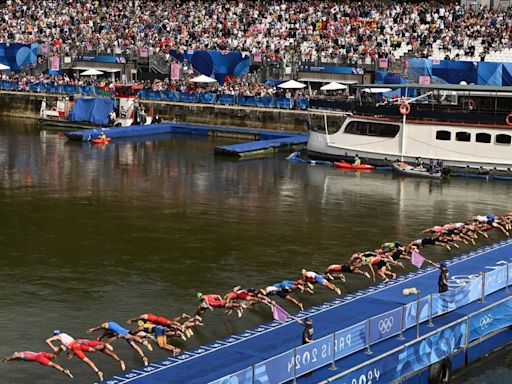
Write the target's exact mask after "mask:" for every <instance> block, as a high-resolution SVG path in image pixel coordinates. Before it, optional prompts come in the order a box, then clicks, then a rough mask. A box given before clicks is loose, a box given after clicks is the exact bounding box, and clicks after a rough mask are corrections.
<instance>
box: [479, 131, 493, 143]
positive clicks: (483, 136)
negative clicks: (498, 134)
mask: <svg viewBox="0 0 512 384" xmlns="http://www.w3.org/2000/svg"><path fill="white" fill-rule="evenodd" d="M476 142H477V143H490V142H491V135H489V134H488V133H477V134H476Z"/></svg>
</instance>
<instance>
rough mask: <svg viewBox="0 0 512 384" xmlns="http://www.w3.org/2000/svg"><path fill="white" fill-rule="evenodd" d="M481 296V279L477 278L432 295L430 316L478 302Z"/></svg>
mask: <svg viewBox="0 0 512 384" xmlns="http://www.w3.org/2000/svg"><path fill="white" fill-rule="evenodd" d="M481 294H482V277H481V276H478V277H477V278H475V279H473V280H472V281H471V282H469V283H468V284H466V285H463V286H462V287H458V288H456V289H450V290H448V291H447V292H445V293H436V294H433V295H432V316H438V315H442V314H443V313H447V312H450V311H453V310H455V309H457V308H459V307H462V306H463V305H466V304H469V303H471V302H473V301H475V300H478V299H479V298H480V296H481Z"/></svg>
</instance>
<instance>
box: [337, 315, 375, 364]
mask: <svg viewBox="0 0 512 384" xmlns="http://www.w3.org/2000/svg"><path fill="white" fill-rule="evenodd" d="M366 327H367V320H365V321H362V322H360V323H359V324H356V325H353V326H351V327H349V328H346V329H344V330H342V331H338V332H336V343H335V345H334V349H335V351H336V360H337V359H341V358H342V357H344V356H348V355H350V354H351V353H354V352H357V351H360V350H361V349H363V348H365V347H366V346H367V344H366V337H365V335H366Z"/></svg>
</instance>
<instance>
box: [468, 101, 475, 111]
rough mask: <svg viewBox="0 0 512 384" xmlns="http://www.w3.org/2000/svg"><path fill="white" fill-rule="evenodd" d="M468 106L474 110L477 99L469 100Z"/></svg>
mask: <svg viewBox="0 0 512 384" xmlns="http://www.w3.org/2000/svg"><path fill="white" fill-rule="evenodd" d="M468 108H469V110H470V111H471V110H473V108H475V101H474V100H473V99H469V100H468Z"/></svg>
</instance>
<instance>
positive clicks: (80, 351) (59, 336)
mask: <svg viewBox="0 0 512 384" xmlns="http://www.w3.org/2000/svg"><path fill="white" fill-rule="evenodd" d="M55 341H59V342H60V343H61V346H64V347H65V349H66V350H67V351H68V353H69V354H71V353H72V354H74V355H75V356H76V357H77V358H78V359H80V360H82V361H83V362H84V363H86V364H87V365H88V366H89V367H91V369H92V370H93V371H94V372H95V373H96V374H97V375H98V376H99V378H100V380H103V372H102V371H100V370H99V369H98V367H96V365H95V364H94V363H93V362H92V361H91V360H90V359H89V358H88V357H87V356H85V354H84V352H91V353H92V352H102V353H104V354H105V355H107V356H109V357H111V358H113V359H114V360H115V361H117V362H118V363H119V365H121V369H122V370H123V371H124V370H125V364H124V361H123V360H121V359H120V358H119V356H117V355H116V354H115V353H114V352H113V349H114V348H113V347H112V346H111V345H110V344H107V343H103V342H101V341H95V340H88V339H78V340H77V339H74V338H73V337H71V336H69V335H68V334H67V333H64V332H61V331H60V330H58V329H56V330H54V331H53V336H52V337H50V338H48V339H46V344H48V345H49V346H50V347H51V349H53V351H54V352H56V353H59V352H60V349H59V348H57V347H55V346H54V345H53V342H55ZM71 356H72V355H71Z"/></svg>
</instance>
